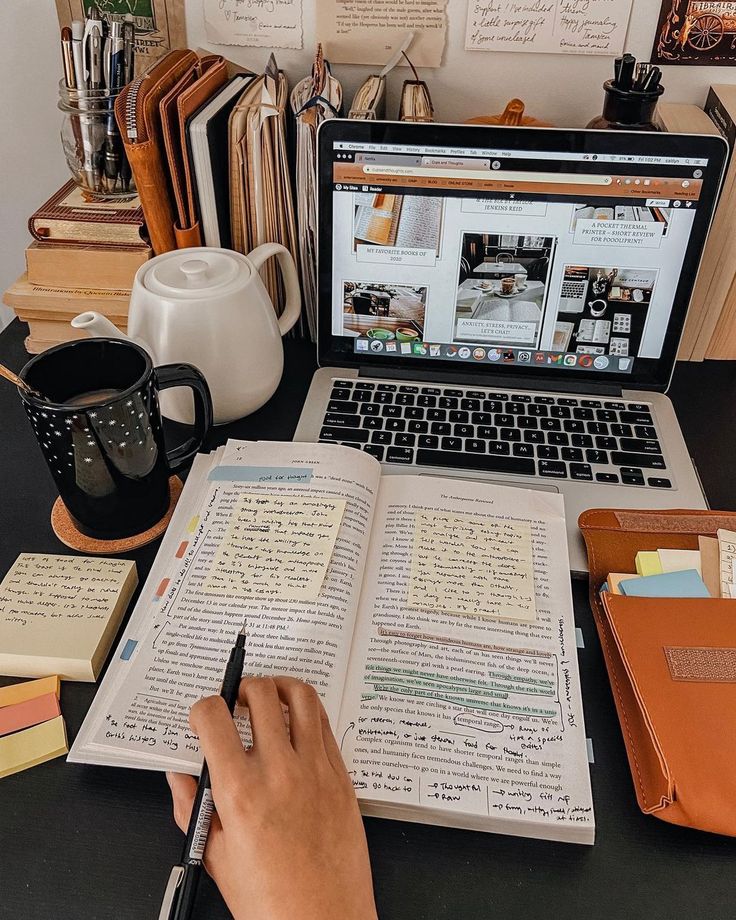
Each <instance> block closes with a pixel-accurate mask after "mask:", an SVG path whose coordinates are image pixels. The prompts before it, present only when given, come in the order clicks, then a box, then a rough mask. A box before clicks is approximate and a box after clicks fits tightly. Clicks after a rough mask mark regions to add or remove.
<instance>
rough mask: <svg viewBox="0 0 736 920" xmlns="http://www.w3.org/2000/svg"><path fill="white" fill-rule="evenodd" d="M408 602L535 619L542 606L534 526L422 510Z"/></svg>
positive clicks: (453, 611) (456, 611)
mask: <svg viewBox="0 0 736 920" xmlns="http://www.w3.org/2000/svg"><path fill="white" fill-rule="evenodd" d="M408 604H409V606H410V607H413V608H416V609H420V610H440V611H442V612H443V613H450V614H461V615H466V616H467V615H473V616H482V617H492V618H497V619H502V620H522V621H524V622H527V623H533V622H534V621H535V620H536V618H537V610H536V603H535V600H534V569H533V564H532V536H531V528H530V526H529V524H528V523H526V522H525V521H504V520H493V519H489V518H474V517H471V516H468V515H450V514H440V513H433V512H424V511H420V512H418V513H417V514H416V516H415V525H414V544H413V548H412V560H411V577H410V580H409V599H408Z"/></svg>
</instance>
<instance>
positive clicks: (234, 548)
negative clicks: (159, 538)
mask: <svg viewBox="0 0 736 920" xmlns="http://www.w3.org/2000/svg"><path fill="white" fill-rule="evenodd" d="M344 511H345V499H330V498H327V499H326V498H322V497H320V498H309V497H307V496H301V495H264V494H262V493H257V492H253V493H246V494H244V495H241V496H240V498H239V499H238V503H237V506H236V507H235V510H234V513H233V515H232V519H231V521H230V524H229V526H228V529H227V531H226V533H225V536H224V538H223V540H222V542H221V543H220V546H219V548H218V550H217V552H216V554H215V558H214V560H213V563H212V567H211V569H210V572H209V575H208V577H207V579H206V580H205V584H204V589H205V591H207V592H209V593H212V594H227V595H229V596H230V597H233V598H262V599H264V600H282V601H306V602H311V603H313V602H314V601H316V600H317V598H318V597H319V593H320V589H321V588H322V583H323V582H324V579H325V573H326V572H327V566H328V565H329V563H330V559H331V558H332V550H333V547H334V545H335V540H336V539H337V533H338V530H339V529H340V521H341V520H342V516H343V513H344Z"/></svg>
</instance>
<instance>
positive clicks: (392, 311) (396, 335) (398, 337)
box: [343, 281, 427, 351]
mask: <svg viewBox="0 0 736 920" xmlns="http://www.w3.org/2000/svg"><path fill="white" fill-rule="evenodd" d="M426 305H427V287H426V286H425V285H411V284H395V283H394V282H380V281H345V282H343V331H344V334H345V335H353V336H356V337H357V336H367V337H368V338H369V339H372V340H373V342H375V343H376V347H375V349H374V350H379V348H380V350H381V351H383V349H384V347H385V350H386V351H396V350H397V347H396V343H402V342H421V341H422V339H423V338H424V314H425V310H426ZM378 343H382V344H381V345H380V346H379V344H378Z"/></svg>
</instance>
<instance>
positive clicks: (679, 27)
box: [651, 0, 736, 66]
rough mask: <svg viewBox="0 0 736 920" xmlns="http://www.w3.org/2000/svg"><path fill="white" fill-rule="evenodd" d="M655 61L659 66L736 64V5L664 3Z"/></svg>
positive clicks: (697, 0) (688, 0)
mask: <svg viewBox="0 0 736 920" xmlns="http://www.w3.org/2000/svg"><path fill="white" fill-rule="evenodd" d="M651 59H652V61H653V62H654V63H656V64H691V65H696V66H697V65H698V64H701V65H704V64H709V65H713V64H720V65H723V66H731V65H733V64H736V2H732V0H728V2H710V0H662V6H661V9H660V11H659V22H658V23H657V31H656V33H655V36H654V46H653V48H652V54H651Z"/></svg>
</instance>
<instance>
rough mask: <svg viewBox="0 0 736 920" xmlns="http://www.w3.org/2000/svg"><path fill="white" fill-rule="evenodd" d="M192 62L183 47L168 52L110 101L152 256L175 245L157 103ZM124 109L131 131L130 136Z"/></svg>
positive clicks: (191, 54)
mask: <svg viewBox="0 0 736 920" xmlns="http://www.w3.org/2000/svg"><path fill="white" fill-rule="evenodd" d="M196 61H197V55H196V54H195V53H194V52H193V51H188V50H186V49H182V50H178V51H170V52H169V53H168V54H165V55H164V56H163V57H162V58H160V59H159V60H158V61H157V62H156V63H155V64H154V65H153V66H152V67H151V68H150V70H148V71H147V72H146V73H145V74H144V75H143V76H142V77H139V78H138V79H137V80H134V81H133V82H132V83H129V84H128V85H127V86H126V87H125V88H124V89H123V90H122V92H121V93H120V95H119V96H118V98H117V100H116V102H115V119H116V121H117V123H118V128H119V129H120V133H121V135H122V138H123V143H124V145H125V152H126V154H127V156H128V162H129V163H130V168H131V170H132V172H133V177H134V178H135V184H136V188H137V190H138V196H139V197H140V200H141V205H142V207H143V216H144V217H145V220H146V227H147V228H148V233H149V236H150V239H151V247H152V248H153V251H154V252H155V253H156V255H158V254H160V253H162V252H168V251H169V250H171V249H176V237H175V236H174V221H175V220H176V218H175V212H174V199H173V190H172V188H171V180H170V174H169V170H168V164H167V162H166V151H165V149H164V140H163V132H162V128H161V116H160V113H159V104H160V102H161V99H162V98H163V97H164V96H165V95H166V93H168V91H169V90H170V89H171V88H172V86H174V84H176V83H177V81H178V80H179V79H180V78H181V77H182V76H183V75H184V74H185V73H186V72H187V70H189V69H190V68H191V67H192V66H193V65H194V64H195V63H196ZM129 110H130V111H132V113H133V119H134V123H135V135H136V136H132V135H131V130H130V128H131V125H130V124H129V120H128V117H127V116H128V114H129Z"/></svg>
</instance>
